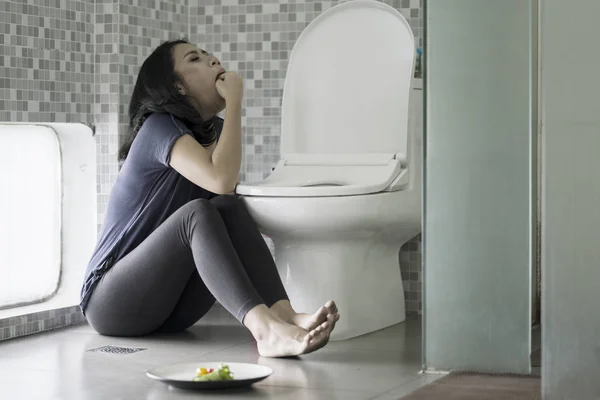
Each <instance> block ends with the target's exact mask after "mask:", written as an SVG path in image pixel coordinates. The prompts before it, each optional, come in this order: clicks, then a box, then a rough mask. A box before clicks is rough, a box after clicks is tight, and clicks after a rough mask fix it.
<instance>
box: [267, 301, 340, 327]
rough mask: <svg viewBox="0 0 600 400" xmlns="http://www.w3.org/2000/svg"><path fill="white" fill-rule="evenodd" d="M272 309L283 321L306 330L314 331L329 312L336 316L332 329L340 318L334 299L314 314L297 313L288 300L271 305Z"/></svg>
mask: <svg viewBox="0 0 600 400" xmlns="http://www.w3.org/2000/svg"><path fill="white" fill-rule="evenodd" d="M271 310H272V311H273V312H274V313H275V315H277V316H278V317H279V318H281V319H282V320H283V321H285V322H287V323H289V324H292V325H296V326H297V327H299V328H302V329H304V330H306V331H312V330H313V329H315V328H317V327H318V326H319V325H321V324H322V323H323V322H325V321H327V315H329V314H331V315H333V317H334V318H333V326H332V328H331V329H332V330H333V328H334V327H335V323H336V322H337V321H338V320H339V319H340V316H339V314H338V309H337V306H336V305H335V302H334V301H332V300H330V301H328V302H327V303H325V305H324V306H322V307H321V308H319V309H318V310H317V312H315V313H314V314H304V313H296V312H295V311H294V310H293V309H292V307H291V305H290V304H289V302H288V301H281V302H278V303H275V304H274V305H273V306H272V307H271Z"/></svg>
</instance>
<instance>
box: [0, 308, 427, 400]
mask: <svg viewBox="0 0 600 400" xmlns="http://www.w3.org/2000/svg"><path fill="white" fill-rule="evenodd" d="M209 314H210V315H207V317H206V318H204V319H203V320H201V321H200V322H199V323H198V324H197V325H195V326H193V327H192V328H191V329H190V330H188V331H187V332H184V333H181V334H175V335H152V336H149V337H142V338H112V337H105V336H101V335H99V334H97V333H96V332H94V331H93V329H92V328H91V327H89V326H87V325H77V326H73V327H70V328H67V329H62V330H56V331H52V332H47V333H42V334H37V335H32V336H29V337H25V338H18V339H14V340H8V341H4V342H0V354H1V355H2V356H1V357H0V387H2V388H3V392H2V395H3V398H4V397H5V396H6V398H27V399H36V400H46V399H52V400H55V399H60V400H70V399H74V400H87V399H93V400H96V399H98V400H100V399H102V400H104V399H111V400H112V399H117V400H118V399H123V400H132V399H187V398H192V397H193V398H208V397H210V398H221V397H227V398H228V399H237V398H240V399H241V398H255V399H258V398H261V399H262V398H265V399H269V398H273V399H283V400H286V399H290V400H292V399H311V400H313V399H316V400H320V399H334V400H335V399H349V400H355V399H356V400H358V399H365V400H366V399H369V398H373V397H374V396H377V395H380V394H382V393H384V392H390V391H391V390H392V389H394V388H397V387H401V386H400V385H402V384H405V383H406V384H409V383H412V384H413V385H414V384H416V383H417V382H416V380H417V379H419V375H418V371H419V370H420V364H421V340H420V321H419V320H418V319H413V320H407V321H406V322H404V323H403V324H399V325H396V326H394V327H391V328H387V329H385V330H382V331H379V332H375V333H372V334H370V335H365V336H362V337H359V338H354V339H351V340H347V341H341V342H331V343H329V344H328V346H327V347H325V348H324V349H321V350H320V351H318V352H316V353H312V354H308V355H304V356H301V357H296V358H288V359H273V358H263V357H260V356H259V354H258V352H257V350H256V343H255V342H254V340H253V339H252V336H251V335H250V333H249V332H248V330H247V329H246V328H245V327H243V326H242V325H241V324H240V323H239V322H238V321H236V320H235V319H233V317H231V316H230V315H229V314H227V313H226V312H223V310H221V311H219V310H215V311H212V310H211V313H209ZM105 345H115V346H126V347H141V348H145V349H146V350H144V351H140V352H137V353H133V354H125V355H116V354H106V353H97V352H89V351H86V350H90V349H93V348H96V347H100V346H105ZM187 361H194V362H198V363H199V364H201V363H202V362H203V361H225V362H236V361H237V362H251V363H258V364H263V365H267V366H270V367H271V368H273V370H274V374H273V375H272V376H270V377H269V378H267V379H265V380H264V381H262V382H259V383H258V384H255V385H253V386H252V387H251V388H249V389H243V390H239V389H238V390H234V391H219V392H209V393H203V392H192V391H182V390H178V389H174V388H170V387H168V386H167V385H164V384H163V383H161V382H156V381H153V380H152V379H150V378H148V377H147V376H146V374H145V371H146V370H148V369H150V368H153V367H156V366H160V365H165V364H173V363H178V362H187ZM407 387H408V386H407ZM390 393H392V392H390Z"/></svg>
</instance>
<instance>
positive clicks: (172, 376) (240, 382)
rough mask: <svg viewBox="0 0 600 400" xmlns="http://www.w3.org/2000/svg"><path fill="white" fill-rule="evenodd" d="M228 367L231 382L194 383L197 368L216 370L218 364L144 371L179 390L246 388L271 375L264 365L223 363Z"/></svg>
mask: <svg viewBox="0 0 600 400" xmlns="http://www.w3.org/2000/svg"><path fill="white" fill-rule="evenodd" d="M223 364H225V365H228V366H229V370H230V371H231V373H232V374H233V380H230V381H210V382H194V381H193V379H194V377H195V376H196V371H197V370H198V368H206V369H209V368H213V369H217V368H219V366H220V365H221V363H220V362H201V361H198V362H193V363H189V362H188V363H180V364H172V365H165V366H162V367H156V368H152V369H150V370H148V371H146V375H148V376H149V377H150V378H152V379H156V380H159V381H161V382H164V383H166V384H168V385H171V386H173V387H176V388H180V389H203V390H204V389H226V388H236V387H241V386H248V385H251V384H253V383H256V382H258V381H262V380H263V379H265V378H266V377H268V376H269V375H271V374H272V373H273V370H272V369H271V368H269V367H266V366H264V365H258V364H245V363H231V362H223Z"/></svg>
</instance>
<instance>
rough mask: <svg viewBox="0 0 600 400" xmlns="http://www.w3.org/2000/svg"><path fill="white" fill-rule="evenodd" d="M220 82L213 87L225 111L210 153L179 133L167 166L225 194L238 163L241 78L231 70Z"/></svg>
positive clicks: (232, 187)
mask: <svg viewBox="0 0 600 400" xmlns="http://www.w3.org/2000/svg"><path fill="white" fill-rule="evenodd" d="M221 82H222V83H221ZM221 82H217V89H218V90H219V94H221V95H222V96H223V98H224V99H225V104H226V113H225V120H224V122H223V129H222V130H221V136H220V138H219V141H218V143H217V146H216V147H215V149H214V151H213V153H212V155H211V154H210V153H209V152H208V151H207V150H206V149H205V148H204V147H202V145H200V143H198V142H197V141H196V140H195V139H194V138H193V137H192V136H190V135H183V136H182V137H180V138H179V139H177V141H176V142H175V144H174V145H173V148H172V149H171V154H170V165H171V167H173V168H174V169H175V170H176V171H177V172H179V173H180V174H181V175H183V176H184V177H185V178H187V179H188V180H189V181H191V182H193V183H194V184H196V185H198V186H200V187H202V188H204V189H206V190H209V191H211V192H213V193H217V194H227V193H231V192H233V191H234V190H235V187H236V185H237V182H238V178H239V173H240V167H241V163H242V137H241V131H242V87H241V78H240V77H239V76H238V75H237V74H235V73H231V72H228V73H225V74H224V77H223V81H221ZM220 85H221V86H220Z"/></svg>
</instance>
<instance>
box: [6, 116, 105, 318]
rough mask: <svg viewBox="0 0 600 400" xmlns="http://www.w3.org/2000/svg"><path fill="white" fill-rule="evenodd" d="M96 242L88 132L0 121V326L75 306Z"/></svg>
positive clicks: (91, 137)
mask: <svg viewBox="0 0 600 400" xmlns="http://www.w3.org/2000/svg"><path fill="white" fill-rule="evenodd" d="M96 235H97V200H96V142H95V139H94V132H93V129H92V128H90V127H88V126H87V125H84V124H79V123H75V124H67V123H5V122H0V319H4V318H9V317H13V316H18V315H25V314H31V313H37V312H40V311H45V310H52V309H59V308H63V307H69V306H74V305H77V304H79V291H80V288H81V284H82V281H83V274H84V272H85V268H86V265H87V262H88V260H89V257H90V255H91V254H92V251H93V249H94V246H95V244H96V237H97V236H96Z"/></svg>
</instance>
